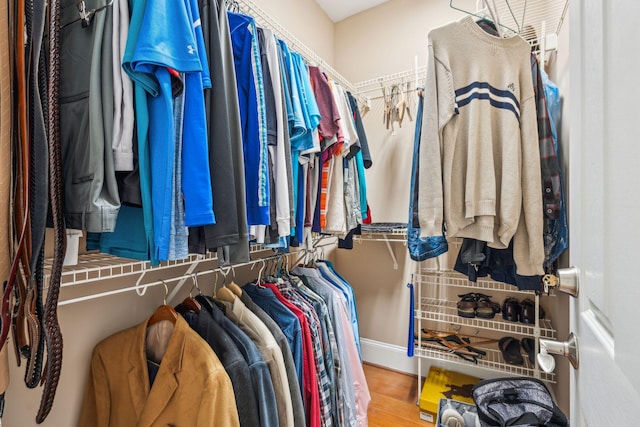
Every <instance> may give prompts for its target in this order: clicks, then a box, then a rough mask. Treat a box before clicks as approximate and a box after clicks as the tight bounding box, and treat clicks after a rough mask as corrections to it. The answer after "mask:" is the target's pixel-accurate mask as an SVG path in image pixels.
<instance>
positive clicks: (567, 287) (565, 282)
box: [542, 267, 580, 297]
mask: <svg viewBox="0 0 640 427" xmlns="http://www.w3.org/2000/svg"><path fill="white" fill-rule="evenodd" d="M557 274H558V275H557V276H555V275H553V274H546V275H544V276H543V277H542V283H543V285H544V289H545V291H548V290H549V288H553V287H557V288H558V290H559V291H561V292H564V293H566V294H569V295H571V296H573V297H577V296H578V290H579V288H580V287H579V283H578V281H579V280H578V279H579V277H580V270H578V267H569V268H560V269H558V272H557Z"/></svg>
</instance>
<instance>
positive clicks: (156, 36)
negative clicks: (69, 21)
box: [129, 1, 214, 260]
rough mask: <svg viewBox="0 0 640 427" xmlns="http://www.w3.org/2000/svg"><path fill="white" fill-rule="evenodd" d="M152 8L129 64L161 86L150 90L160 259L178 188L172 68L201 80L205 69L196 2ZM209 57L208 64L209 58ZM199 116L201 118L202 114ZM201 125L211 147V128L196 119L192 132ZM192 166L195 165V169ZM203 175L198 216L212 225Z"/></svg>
mask: <svg viewBox="0 0 640 427" xmlns="http://www.w3.org/2000/svg"><path fill="white" fill-rule="evenodd" d="M147 6H148V7H147V8H146V10H145V13H144V16H143V17H142V22H141V24H140V30H139V33H138V38H137V40H136V44H135V46H134V51H133V54H132V56H131V58H130V63H129V67H130V69H131V70H132V71H134V72H136V73H143V74H147V75H148V76H149V77H150V78H151V80H152V81H153V80H155V83H156V87H155V88H153V87H152V89H154V90H153V91H151V92H149V94H150V95H151V96H149V97H148V98H147V101H148V107H149V124H150V125H149V155H150V157H149V158H150V166H151V203H152V206H153V235H154V243H155V248H154V254H153V256H154V257H155V258H157V259H158V260H166V259H167V258H168V253H169V236H170V232H171V231H170V229H171V211H172V204H171V194H172V191H173V184H172V176H173V164H174V156H175V146H174V143H173V136H174V134H175V132H174V124H173V96H172V90H171V89H172V88H171V75H170V73H169V70H168V68H171V69H174V70H177V71H180V72H184V73H196V76H197V78H199V79H200V82H201V83H202V75H201V73H202V70H203V67H202V61H201V59H200V56H199V52H198V43H197V41H196V37H195V32H194V27H193V25H194V23H195V21H194V20H193V18H192V14H191V10H190V9H191V6H190V5H187V4H186V3H185V2H182V1H175V2H160V3H153V4H152V5H147ZM167 28H172V29H173V31H171V32H168V31H167ZM204 59H205V63H206V57H205V58H204ZM185 80H187V79H185ZM189 80H190V81H191V82H194V81H195V78H194V77H190V78H189ZM185 85H186V86H188V83H185ZM200 89H201V88H200ZM185 90H186V91H187V93H191V94H193V93H194V91H192V90H189V89H187V87H185ZM196 90H197V88H196ZM196 93H197V92H196ZM185 96H187V94H185ZM193 96H195V95H192V97H193ZM202 97H203V94H202V93H201V94H200V98H201V99H202V101H201V104H202V113H201V118H203V117H204V100H203V98H202ZM193 101H194V108H195V107H197V106H198V103H197V101H196V100H193ZM194 114H195V116H194V117H195V118H196V119H197V117H198V116H197V114H196V113H194ZM189 127H190V125H189V124H185V129H187V128H189ZM198 129H199V130H200V131H202V130H204V132H202V135H204V138H205V140H204V141H205V145H204V147H205V150H206V126H204V127H202V126H199V124H198V121H197V120H196V122H195V123H194V125H193V131H197V130H198ZM202 135H199V136H197V137H196V138H192V139H191V141H193V140H196V141H201V139H198V138H201V137H202ZM185 138H187V135H185ZM189 142H190V141H187V145H189ZM185 148H186V147H185ZM187 151H188V150H187ZM205 153H206V151H205ZM205 159H206V157H205ZM204 165H205V166H206V165H207V163H206V162H204ZM193 168H194V169H196V167H193ZM197 169H199V168H197ZM205 170H206V169H205ZM203 176H204V178H206V180H205V181H204V183H206V182H208V191H206V189H205V191H204V192H203V194H202V196H203V197H202V200H201V201H200V203H202V202H203V201H204V205H200V206H198V208H199V209H202V211H201V213H199V214H196V215H195V216H196V217H197V218H198V219H202V221H203V223H206V224H210V223H212V222H213V221H214V218H213V209H212V206H213V203H212V202H211V182H210V178H209V174H208V172H207V173H206V174H203ZM185 179H188V177H185ZM199 184H202V182H200V183H198V184H196V183H195V182H193V181H192V182H189V185H190V186H192V187H194V188H197V186H198V185H199ZM205 185H206V184H205ZM207 194H208V201H207ZM198 222H200V221H198Z"/></svg>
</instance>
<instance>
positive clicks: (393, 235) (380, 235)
mask: <svg viewBox="0 0 640 427" xmlns="http://www.w3.org/2000/svg"><path fill="white" fill-rule="evenodd" d="M353 239H354V240H369V241H374V242H387V241H389V242H401V241H405V242H406V240H407V229H406V227H403V228H393V229H391V230H387V231H378V230H368V229H363V230H362V234H356V235H354V236H353Z"/></svg>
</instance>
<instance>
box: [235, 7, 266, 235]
mask: <svg viewBox="0 0 640 427" xmlns="http://www.w3.org/2000/svg"><path fill="white" fill-rule="evenodd" d="M227 14H228V17H229V29H230V33H231V44H232V45H233V62H234V67H235V71H236V85H237V89H238V103H239V107H240V122H241V124H240V125H241V128H242V144H243V151H244V166H245V167H244V170H245V186H246V190H247V191H246V198H247V221H248V224H249V225H268V224H270V217H269V206H268V205H266V206H261V203H260V202H261V197H260V193H261V185H260V184H261V168H260V165H261V162H262V161H263V159H264V157H262V155H261V149H262V147H261V143H260V120H259V117H258V95H257V92H256V90H257V89H256V80H255V76H254V72H253V68H254V65H253V64H252V62H253V61H254V56H253V49H254V47H253V34H254V32H253V28H254V26H255V22H254V21H253V18H251V17H249V16H245V15H241V14H238V13H233V12H228V13H227ZM265 148H266V144H265ZM263 188H266V187H263ZM263 200H264V198H263ZM267 200H268V199H267Z"/></svg>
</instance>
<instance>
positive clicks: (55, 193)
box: [36, 0, 67, 423]
mask: <svg viewBox="0 0 640 427" xmlns="http://www.w3.org/2000/svg"><path fill="white" fill-rule="evenodd" d="M59 87H60V1H59V0H50V1H49V93H48V99H49V102H48V117H49V120H48V130H49V132H48V134H49V186H50V192H49V200H50V202H51V213H52V218H53V230H54V237H53V263H52V266H51V276H50V278H49V290H48V293H47V303H46V305H45V307H44V337H45V342H46V346H47V363H46V367H45V377H44V390H43V393H42V400H41V401H40V408H39V409H38V414H37V415H36V422H37V423H41V422H43V421H44V420H45V418H46V417H47V415H48V414H49V411H51V407H52V406H53V399H54V397H55V394H56V389H57V387H58V381H59V379H60V370H61V368H62V332H61V331H60V325H59V323H58V297H59V295H60V276H61V274H62V262H63V261H64V254H65V251H66V249H67V247H66V245H67V236H66V230H65V224H64V214H63V210H62V197H63V185H62V149H61V144H60V103H59Z"/></svg>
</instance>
